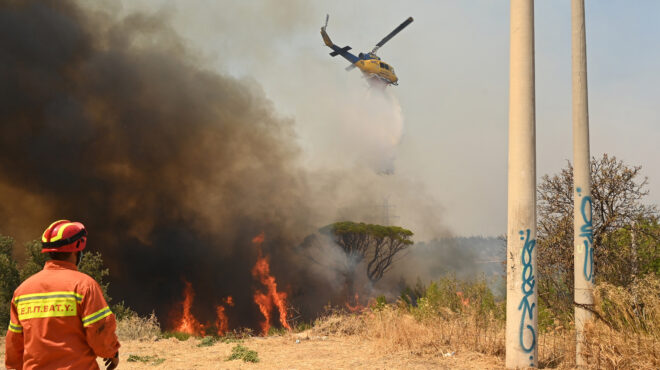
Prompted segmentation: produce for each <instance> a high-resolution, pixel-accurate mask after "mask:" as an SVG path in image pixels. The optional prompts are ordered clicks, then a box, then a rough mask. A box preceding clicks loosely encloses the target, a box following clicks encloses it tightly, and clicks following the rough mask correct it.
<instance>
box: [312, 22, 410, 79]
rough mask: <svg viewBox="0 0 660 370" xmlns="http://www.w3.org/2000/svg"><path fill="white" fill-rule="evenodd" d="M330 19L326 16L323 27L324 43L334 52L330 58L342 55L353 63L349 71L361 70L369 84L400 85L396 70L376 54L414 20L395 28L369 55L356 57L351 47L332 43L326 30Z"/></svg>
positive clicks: (360, 54)
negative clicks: (351, 51)
mask: <svg viewBox="0 0 660 370" xmlns="http://www.w3.org/2000/svg"><path fill="white" fill-rule="evenodd" d="M329 18H330V15H329V14H326V16H325V25H324V26H323V27H321V37H323V42H324V43H325V44H326V45H327V46H328V47H329V48H330V49H332V50H333V51H332V52H331V53H330V56H332V57H336V56H337V55H341V56H342V57H344V59H346V60H348V61H349V62H351V65H349V66H348V67H346V70H347V71H350V70H352V69H354V68H355V67H357V68H359V69H360V71H362V73H363V74H364V76H365V77H366V78H367V80H368V81H369V82H381V83H384V84H385V86H388V85H394V86H397V85H398V84H399V83H398V81H399V78H398V77H397V76H396V73H394V68H392V66H390V65H389V64H387V63H385V62H383V61H382V60H381V59H380V57H378V55H376V52H377V51H378V49H380V47H381V46H383V45H385V43H386V42H388V41H390V39H391V38H392V37H394V36H396V34H397V33H399V32H401V30H403V29H404V28H406V27H407V26H408V25H409V24H410V23H412V21H413V18H412V17H409V18H408V19H406V20H405V21H403V23H401V24H400V25H399V27H397V28H395V29H394V31H392V32H390V33H389V34H388V35H387V36H385V37H384V38H383V39H382V40H380V42H379V43H377V44H376V46H374V48H373V49H372V50H371V51H370V52H368V53H359V54H358V55H354V54H352V53H350V52H349V50H351V47H350V46H344V47H339V46H337V45H335V44H333V43H332V40H330V36H328V33H327V32H326V31H325V30H326V28H327V27H328V19H329Z"/></svg>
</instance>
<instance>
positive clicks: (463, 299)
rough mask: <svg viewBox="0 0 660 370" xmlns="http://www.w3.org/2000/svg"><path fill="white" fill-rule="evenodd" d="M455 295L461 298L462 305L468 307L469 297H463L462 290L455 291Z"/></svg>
mask: <svg viewBox="0 0 660 370" xmlns="http://www.w3.org/2000/svg"><path fill="white" fill-rule="evenodd" d="M456 295H457V296H458V298H459V299H460V300H461V304H462V305H463V307H470V298H463V292H456Z"/></svg>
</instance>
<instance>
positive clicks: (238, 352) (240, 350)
mask: <svg viewBox="0 0 660 370" xmlns="http://www.w3.org/2000/svg"><path fill="white" fill-rule="evenodd" d="M232 360H243V361H244V362H259V354H258V353H257V351H253V350H251V349H248V348H247V347H244V346H242V345H240V344H237V345H235V346H234V348H232V349H231V355H230V356H229V357H228V358H227V361H232Z"/></svg>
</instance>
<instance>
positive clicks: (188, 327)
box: [174, 281, 204, 335]
mask: <svg viewBox="0 0 660 370" xmlns="http://www.w3.org/2000/svg"><path fill="white" fill-rule="evenodd" d="M185 283H186V287H185V289H184V290H183V294H184V299H183V302H182V305H183V312H182V313H181V317H180V318H179V319H178V320H175V322H174V331H177V332H181V333H187V334H192V335H204V325H202V324H200V323H199V321H197V319H196V318H195V316H193V314H192V312H190V308H191V307H192V303H193V300H194V298H195V292H194V291H193V288H192V284H190V283H189V282H187V281H186V282H185Z"/></svg>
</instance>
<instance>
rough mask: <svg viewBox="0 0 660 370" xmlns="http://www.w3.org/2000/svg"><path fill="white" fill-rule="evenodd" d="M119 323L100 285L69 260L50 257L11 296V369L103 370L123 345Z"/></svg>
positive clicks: (8, 352) (8, 354)
mask: <svg viewBox="0 0 660 370" xmlns="http://www.w3.org/2000/svg"><path fill="white" fill-rule="evenodd" d="M116 326H117V323H116V321H115V315H114V314H113V313H112V312H111V311H110V308H109V307H108V304H107V303H106V301H105V299H104V298H103V293H102V291H101V287H100V286H99V284H98V283H97V282H96V281H94V279H92V278H91V277H90V276H88V275H86V274H83V273H82V272H78V269H77V268H76V266H75V265H74V264H72V263H70V262H64V261H48V262H46V265H45V266H44V269H43V270H42V271H40V272H38V273H37V274H35V275H33V276H32V277H30V278H29V279H27V280H25V282H23V284H21V285H20V286H19V287H18V288H17V289H16V291H15V292H14V297H13V298H12V301H11V317H10V322H9V330H8V331H7V340H6V344H5V347H6V351H5V352H6V355H5V356H6V358H5V366H7V368H8V369H36V368H48V369H98V368H99V367H98V365H97V363H96V357H97V356H98V357H104V358H109V357H114V355H115V354H116V353H117V351H118V350H119V342H118V341H117V336H116V335H115V329H116Z"/></svg>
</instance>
